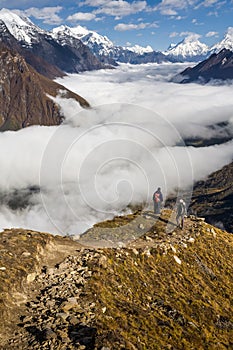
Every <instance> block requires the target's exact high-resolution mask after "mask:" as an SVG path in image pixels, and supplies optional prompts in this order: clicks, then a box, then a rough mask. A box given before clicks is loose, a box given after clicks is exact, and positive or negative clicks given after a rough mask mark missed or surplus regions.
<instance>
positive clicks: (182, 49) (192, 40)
mask: <svg viewBox="0 0 233 350" xmlns="http://www.w3.org/2000/svg"><path fill="white" fill-rule="evenodd" d="M198 39H199V35H196V34H191V35H189V36H187V37H186V38H185V39H183V40H182V41H181V42H179V43H178V44H177V45H175V46H174V45H172V46H170V48H169V49H168V50H167V51H165V52H164V54H165V55H171V56H173V57H177V58H182V59H189V60H190V59H195V58H199V57H201V56H205V55H206V54H207V52H208V51H209V47H208V46H207V45H206V44H204V43H201V42H200V41H199V40H198Z"/></svg>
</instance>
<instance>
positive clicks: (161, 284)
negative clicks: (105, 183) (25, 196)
mask: <svg viewBox="0 0 233 350" xmlns="http://www.w3.org/2000/svg"><path fill="white" fill-rule="evenodd" d="M173 214H174V213H172V212H171V211H170V210H163V213H162V215H161V216H160V218H158V217H155V216H154V215H153V213H151V212H143V213H142V212H138V213H137V214H135V215H134V216H132V215H131V216H130V217H128V216H126V217H119V218H115V219H114V220H113V221H107V222H105V223H101V224H99V225H96V226H95V227H94V228H93V229H92V230H91V231H89V232H87V234H84V235H83V236H84V237H85V239H86V242H87V239H90V238H96V237H97V236H99V238H101V235H102V233H103V229H106V230H105V231H104V235H106V232H107V231H108V232H109V237H110V239H112V236H114V235H113V234H111V231H114V228H118V229H120V228H121V232H120V230H118V234H119V235H121V236H119V237H118V240H119V242H120V241H121V246H120V245H118V246H115V247H112V248H94V247H92V248H90V247H87V246H86V247H82V246H80V244H79V243H78V242H76V241H72V240H71V239H69V238H62V237H59V236H51V235H49V234H45V233H44V234H41V233H37V232H33V231H28V230H27V231H25V230H19V229H18V230H6V231H4V232H3V233H1V234H0V249H1V266H0V279H1V284H0V286H1V304H0V305H1V308H0V311H1V316H2V317H1V319H2V323H1V325H0V328H1V329H0V330H1V337H2V341H1V346H2V347H0V348H1V349H4V350H13V349H28V350H32V349H50V350H53V349H54V350H55V349H56V350H67V349H70V350H73V349H79V350H81V349H82V350H84V349H87V350H88V349H89V350H97V349H102V350H103V349H111V350H119V349H121V348H122V349H123V348H124V349H127V350H134V349H139V350H142V349H168V348H170V349H181V348H187V349H191V348H193V349H218V348H219V344H224V346H225V347H226V348H231V347H232V345H233V343H232V336H231V333H232V330H233V319H232V314H231V305H232V302H233V300H232V293H231V290H232V288H233V285H232V277H231V270H230V269H229V261H230V259H231V256H232V253H233V236H232V235H230V234H228V233H226V232H224V231H222V230H220V229H217V228H214V227H212V226H211V225H209V224H206V223H205V221H204V219H202V218H197V217H195V216H192V217H190V218H188V219H186V221H185V227H184V229H183V230H180V229H178V228H177V227H176V226H175V225H174V221H173ZM129 223H130V224H131V225H130V227H128V224H129ZM168 225H170V228H172V229H171V230H170V229H169V230H167V226H168ZM133 229H135V231H136V232H141V235H139V234H138V235H137V238H136V239H134V240H129V241H128V242H127V240H125V242H123V241H124V235H126V234H127V235H128V237H130V236H131V239H132V232H131V230H133ZM101 230H102V233H101ZM128 231H129V232H128ZM105 239H106V237H105ZM3 282H4V283H3ZM20 297H21V299H20ZM17 298H18V299H17Z"/></svg>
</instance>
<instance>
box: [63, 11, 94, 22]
mask: <svg viewBox="0 0 233 350" xmlns="http://www.w3.org/2000/svg"><path fill="white" fill-rule="evenodd" d="M95 18H96V15H95V14H94V13H91V12H77V13H74V14H73V15H70V16H68V17H67V21H72V22H78V21H91V20H93V19H95Z"/></svg>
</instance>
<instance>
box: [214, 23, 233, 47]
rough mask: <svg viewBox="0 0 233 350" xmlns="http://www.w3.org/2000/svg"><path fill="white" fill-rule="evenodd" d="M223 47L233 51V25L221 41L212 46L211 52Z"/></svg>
mask: <svg viewBox="0 0 233 350" xmlns="http://www.w3.org/2000/svg"><path fill="white" fill-rule="evenodd" d="M222 49H228V50H231V51H233V27H229V28H228V29H227V32H226V34H225V36H224V38H223V40H221V41H220V42H218V43H217V44H215V45H214V46H212V48H211V52H212V53H213V52H216V53H218V52H220V51H221V50H222Z"/></svg>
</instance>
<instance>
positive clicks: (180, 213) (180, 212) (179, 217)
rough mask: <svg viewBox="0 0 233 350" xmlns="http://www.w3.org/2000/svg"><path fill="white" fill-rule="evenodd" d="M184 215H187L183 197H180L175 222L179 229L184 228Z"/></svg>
mask: <svg viewBox="0 0 233 350" xmlns="http://www.w3.org/2000/svg"><path fill="white" fill-rule="evenodd" d="M185 215H187V209H186V204H185V201H184V200H183V199H180V201H179V203H178V205H177V210H176V223H177V226H179V227H180V228H181V229H182V228H184V217H185Z"/></svg>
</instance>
